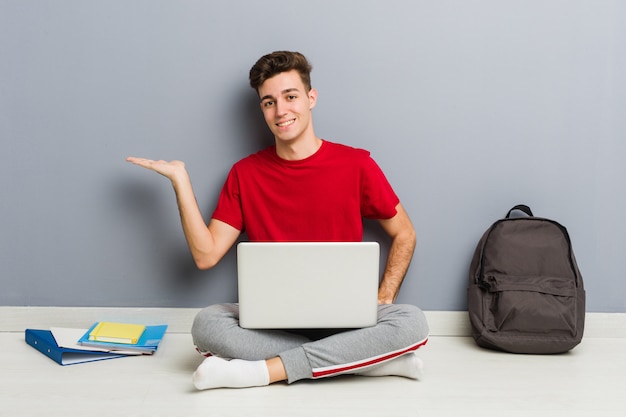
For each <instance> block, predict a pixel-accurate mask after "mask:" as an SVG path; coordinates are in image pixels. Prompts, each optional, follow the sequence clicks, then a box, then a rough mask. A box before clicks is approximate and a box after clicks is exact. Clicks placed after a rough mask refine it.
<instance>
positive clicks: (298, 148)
mask: <svg viewBox="0 0 626 417" xmlns="http://www.w3.org/2000/svg"><path fill="white" fill-rule="evenodd" d="M321 146H322V140H321V139H320V138H318V137H317V136H315V135H312V136H311V137H308V138H307V137H305V138H300V139H294V140H292V141H288V142H283V141H280V140H276V154H277V155H278V156H279V157H280V158H282V159H285V160H287V161H299V160H302V159H306V158H308V157H309V156H311V155H313V154H314V153H315V152H317V151H318V150H319V148H320V147H321Z"/></svg>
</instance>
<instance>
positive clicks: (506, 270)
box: [468, 205, 585, 354]
mask: <svg viewBox="0 0 626 417" xmlns="http://www.w3.org/2000/svg"><path fill="white" fill-rule="evenodd" d="M516 210H519V211H522V212H524V213H526V215H527V216H524V217H512V216H511V213H512V212H513V211H516ZM468 311H469V317H470V322H471V325H472V336H473V337H474V340H475V341H476V343H477V344H478V345H479V346H482V347H485V348H489V349H496V350H502V351H506V352H512V353H537V354H546V353H561V352H566V351H568V350H570V349H572V348H573V347H574V346H576V345H578V344H579V343H580V341H581V340H582V337H583V330H584V325H585V290H584V288H583V280H582V276H581V275H580V271H579V270H578V265H577V264H576V259H575V258H574V253H573V251H572V245H571V242H570V238H569V234H568V233H567V230H566V229H565V227H563V226H562V225H560V224H559V223H557V222H555V221H553V220H548V219H544V218H539V217H534V216H533V213H532V211H531V210H530V208H529V207H528V206H525V205H517V206H515V207H513V208H512V209H511V210H509V212H508V213H507V215H506V217H505V218H504V219H501V220H498V221H496V222H495V223H494V224H493V225H492V226H491V227H490V228H489V229H488V230H487V231H486V232H485V233H484V234H483V236H482V237H481V239H480V241H479V242H478V245H477V247H476V250H475V252H474V257H473V259H472V262H471V265H470V271H469V287H468Z"/></svg>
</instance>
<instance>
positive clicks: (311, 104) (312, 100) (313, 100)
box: [309, 88, 317, 110]
mask: <svg viewBox="0 0 626 417" xmlns="http://www.w3.org/2000/svg"><path fill="white" fill-rule="evenodd" d="M315 103H317V90H316V89H315V88H311V89H310V90H309V110H311V109H313V107H315Z"/></svg>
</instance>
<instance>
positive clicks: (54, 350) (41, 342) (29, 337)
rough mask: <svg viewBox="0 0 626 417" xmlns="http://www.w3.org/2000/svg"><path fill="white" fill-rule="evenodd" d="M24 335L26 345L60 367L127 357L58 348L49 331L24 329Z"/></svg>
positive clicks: (116, 354) (117, 354) (109, 353)
mask: <svg viewBox="0 0 626 417" xmlns="http://www.w3.org/2000/svg"><path fill="white" fill-rule="evenodd" d="M25 333H26V334H25V339H26V343H28V344H29V345H30V346H32V347H34V348H35V349H37V350H38V351H39V352H41V353H43V354H44V355H46V356H47V357H49V358H50V359H52V360H53V361H55V362H57V363H58V364H60V365H73V364H76V363H84V362H93V361H101V360H105V359H115V358H123V357H125V356H127V355H122V354H119V353H111V352H100V351H91V350H79V349H71V348H64V347H59V345H57V342H56V340H55V339H54V336H53V335H52V332H51V331H50V330H35V329H26V332H25Z"/></svg>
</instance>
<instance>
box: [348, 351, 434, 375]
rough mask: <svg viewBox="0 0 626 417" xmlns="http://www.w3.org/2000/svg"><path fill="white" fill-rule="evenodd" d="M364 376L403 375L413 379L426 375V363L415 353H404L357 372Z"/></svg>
mask: <svg viewBox="0 0 626 417" xmlns="http://www.w3.org/2000/svg"><path fill="white" fill-rule="evenodd" d="M356 374H357V375H363V376H390V375H393V376H403V377H405V378H411V379H422V378H423V377H424V363H423V362H422V360H421V359H420V358H418V357H417V355H416V354H415V353H409V354H406V355H402V356H400V357H397V358H395V359H393V360H390V361H388V362H385V363H382V364H380V365H375V366H373V367H371V368H368V369H366V370H365V371H360V372H357V373H356Z"/></svg>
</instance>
